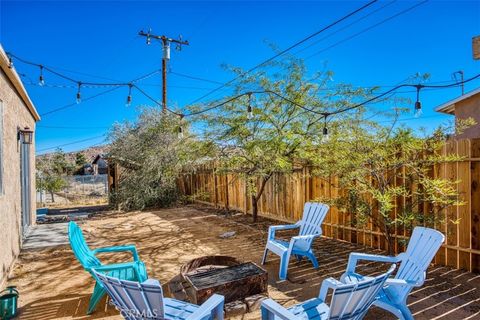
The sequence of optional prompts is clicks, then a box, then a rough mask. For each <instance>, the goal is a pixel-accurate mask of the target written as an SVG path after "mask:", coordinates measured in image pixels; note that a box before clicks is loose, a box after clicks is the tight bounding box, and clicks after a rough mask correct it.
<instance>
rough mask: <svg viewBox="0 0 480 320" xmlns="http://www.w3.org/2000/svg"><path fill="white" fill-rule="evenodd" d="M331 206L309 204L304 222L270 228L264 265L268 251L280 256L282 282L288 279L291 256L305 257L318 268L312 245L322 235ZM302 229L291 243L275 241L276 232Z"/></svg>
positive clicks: (279, 274)
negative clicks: (323, 225) (323, 223)
mask: <svg viewBox="0 0 480 320" xmlns="http://www.w3.org/2000/svg"><path fill="white" fill-rule="evenodd" d="M328 209H329V206H327V205H326V204H323V203H317V202H307V203H305V206H304V208H303V217H302V220H300V221H298V222H297V223H295V224H290V225H280V226H270V228H269V229H268V239H267V245H266V246H265V252H264V253H263V259H262V264H265V262H267V254H268V251H272V252H273V253H275V254H276V255H278V256H280V270H279V273H278V277H279V278H280V279H281V280H285V279H286V278H287V270H288V263H289V261H290V257H291V255H295V256H296V257H297V258H298V259H299V260H300V259H301V258H302V257H303V256H305V257H307V258H308V259H310V261H311V262H312V264H313V267H314V268H318V261H317V259H316V258H315V254H314V253H313V250H312V243H313V240H314V239H315V238H316V237H319V236H320V235H321V234H322V227H321V226H322V222H323V219H325V216H326V215H327V212H328ZM296 228H300V231H299V233H298V236H295V237H292V239H290V242H287V241H283V240H279V239H275V231H277V230H289V229H296Z"/></svg>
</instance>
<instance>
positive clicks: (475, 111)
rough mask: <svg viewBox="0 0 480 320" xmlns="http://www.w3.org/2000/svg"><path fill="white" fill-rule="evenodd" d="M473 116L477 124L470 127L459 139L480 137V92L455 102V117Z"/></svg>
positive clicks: (465, 117)
mask: <svg viewBox="0 0 480 320" xmlns="http://www.w3.org/2000/svg"><path fill="white" fill-rule="evenodd" d="M467 118H473V119H475V121H476V122H477V124H476V125H474V126H471V127H469V128H468V129H466V130H465V131H464V132H463V133H462V134H459V135H457V136H456V138H457V139H466V138H469V139H472V138H480V94H475V95H473V96H471V97H469V98H467V99H464V100H461V101H459V102H457V103H455V119H467Z"/></svg>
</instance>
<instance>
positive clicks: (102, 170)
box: [92, 154, 108, 174]
mask: <svg viewBox="0 0 480 320" xmlns="http://www.w3.org/2000/svg"><path fill="white" fill-rule="evenodd" d="M92 169H93V172H92V174H107V173H108V162H107V160H106V159H105V155H103V154H99V155H97V156H96V157H95V158H94V159H93V161H92Z"/></svg>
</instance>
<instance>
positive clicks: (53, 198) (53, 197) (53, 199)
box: [50, 191, 55, 202]
mask: <svg viewBox="0 0 480 320" xmlns="http://www.w3.org/2000/svg"><path fill="white" fill-rule="evenodd" d="M50 195H51V196H52V202H55V196H54V193H53V191H50Z"/></svg>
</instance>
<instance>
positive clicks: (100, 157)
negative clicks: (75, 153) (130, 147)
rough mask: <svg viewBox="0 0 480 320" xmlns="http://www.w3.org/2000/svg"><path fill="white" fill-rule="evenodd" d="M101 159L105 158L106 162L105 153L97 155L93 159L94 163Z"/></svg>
mask: <svg viewBox="0 0 480 320" xmlns="http://www.w3.org/2000/svg"><path fill="white" fill-rule="evenodd" d="M100 160H103V161H104V162H106V159H105V155H104V154H97V156H96V157H95V158H94V159H93V161H92V164H96V163H97V162H98V161H100Z"/></svg>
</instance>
